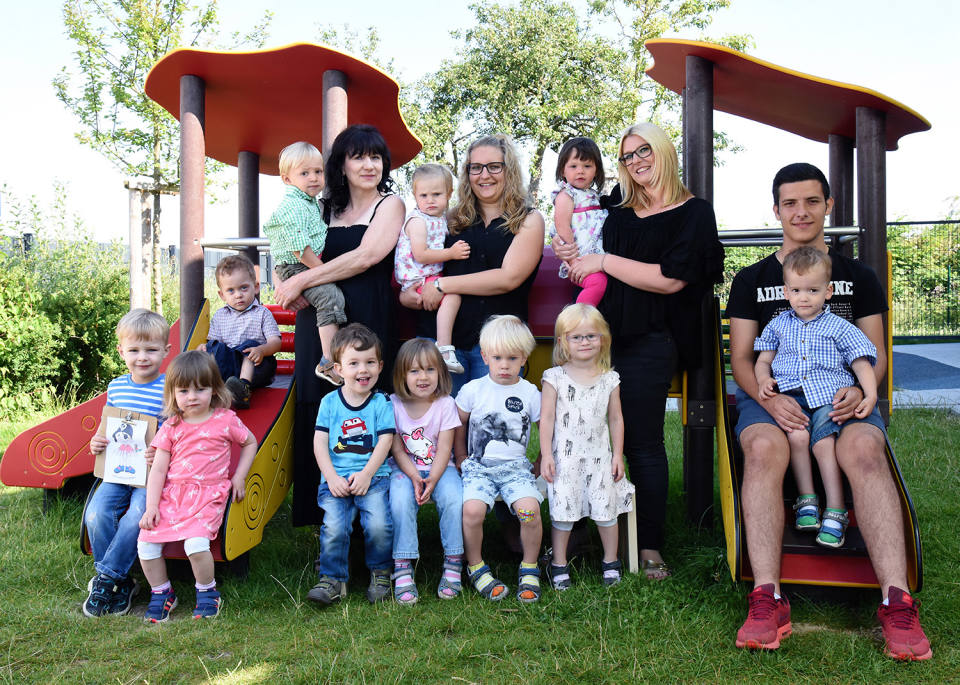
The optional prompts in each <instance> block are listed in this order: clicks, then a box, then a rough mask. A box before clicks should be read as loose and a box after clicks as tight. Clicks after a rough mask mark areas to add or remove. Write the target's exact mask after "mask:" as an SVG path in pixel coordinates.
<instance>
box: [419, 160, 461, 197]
mask: <svg viewBox="0 0 960 685" xmlns="http://www.w3.org/2000/svg"><path fill="white" fill-rule="evenodd" d="M428 178H442V179H443V184H444V186H445V187H446V189H447V194H448V195H449V194H450V193H452V192H453V172H452V171H450V169H448V168H447V167H446V166H444V165H443V164H433V163H430V164H421V165H420V166H418V167H417V169H416V171H414V172H413V177H412V178H411V179H410V185H411V187H412V188H413V190H414V192H416V190H417V181H421V180H426V179H428Z"/></svg>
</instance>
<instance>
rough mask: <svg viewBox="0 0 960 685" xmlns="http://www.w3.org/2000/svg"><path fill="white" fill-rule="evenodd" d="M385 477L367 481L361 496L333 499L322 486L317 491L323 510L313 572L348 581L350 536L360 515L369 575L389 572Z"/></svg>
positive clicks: (390, 538) (389, 530) (390, 529)
mask: <svg viewBox="0 0 960 685" xmlns="http://www.w3.org/2000/svg"><path fill="white" fill-rule="evenodd" d="M389 488H390V478H389V476H377V477H375V478H374V479H373V480H371V481H370V488H369V489H368V490H367V494H365V495H348V496H346V497H334V496H333V494H332V493H331V492H330V488H329V487H328V486H327V483H326V482H323V483H321V484H320V487H319V488H318V490H317V504H318V505H319V506H320V508H321V509H323V526H321V528H320V558H319V559H317V572H318V573H319V574H320V575H321V576H329V577H330V578H333V579H334V580H339V581H342V582H346V581H347V580H349V578H350V533H351V531H352V530H353V520H354V519H355V518H356V517H357V511H359V512H360V527H361V528H363V541H364V554H365V556H366V561H367V568H369V569H370V570H371V571H379V570H391V569H393V557H392V556H391V553H392V549H391V546H392V543H393V523H392V521H391V520H390V502H389V500H388V496H389Z"/></svg>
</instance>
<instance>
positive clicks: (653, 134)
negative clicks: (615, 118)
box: [617, 121, 693, 209]
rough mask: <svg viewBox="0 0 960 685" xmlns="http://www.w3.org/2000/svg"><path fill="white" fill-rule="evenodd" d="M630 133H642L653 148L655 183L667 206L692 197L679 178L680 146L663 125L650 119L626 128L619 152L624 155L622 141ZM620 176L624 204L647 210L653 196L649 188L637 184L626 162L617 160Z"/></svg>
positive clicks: (621, 138)
mask: <svg viewBox="0 0 960 685" xmlns="http://www.w3.org/2000/svg"><path fill="white" fill-rule="evenodd" d="M628 136H640V137H641V138H643V139H644V140H645V141H647V145H649V146H650V148H651V149H652V150H653V182H652V184H651V185H652V186H653V187H655V188H661V189H663V204H664V206H665V207H667V206H669V205H675V204H677V203H678V202H681V201H682V200H686V199H687V198H689V197H692V196H693V193H691V192H690V191H689V190H687V187H686V186H685V185H683V182H682V181H681V180H680V161H679V160H678V159H677V148H675V147H674V146H673V142H672V141H671V140H670V137H669V136H668V135H667V134H666V133H665V132H664V130H663V129H662V128H660V127H659V126H657V125H656V124H652V123H650V122H649V121H644V122H642V123H639V124H634V125H633V126H631V127H629V128H627V129H626V130H625V131H624V132H623V133H622V134H621V135H620V147H619V148H618V149H619V150H620V153H619V154H618V155H617V156H618V157H619V156H620V155H622V154H623V153H624V152H626V150H624V149H623V141H624V140H625V139H626V138H627V137H628ZM617 178H618V180H619V181H620V192H621V194H622V196H623V201H622V202H621V203H620V206H621V207H630V208H631V209H646V208H647V207H649V206H650V195H649V193H648V192H647V189H646V188H644V187H643V186H639V185H637V184H636V183H635V182H634V180H633V177H632V176H631V175H630V172H629V171H628V170H627V167H626V165H624V164H621V163H620V162H617Z"/></svg>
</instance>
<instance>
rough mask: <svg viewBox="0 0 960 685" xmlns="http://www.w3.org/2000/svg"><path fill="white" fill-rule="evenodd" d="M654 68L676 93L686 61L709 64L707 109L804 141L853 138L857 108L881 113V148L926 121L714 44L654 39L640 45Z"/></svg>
mask: <svg viewBox="0 0 960 685" xmlns="http://www.w3.org/2000/svg"><path fill="white" fill-rule="evenodd" d="M644 45H645V46H646V48H647V50H649V51H650V54H651V55H653V59H654V64H653V66H652V67H650V68H648V69H647V73H648V74H649V75H650V77H651V78H653V79H654V80H656V81H657V82H659V83H661V84H663V85H664V86H666V87H667V88H669V89H670V90H673V91H675V92H677V93H680V92H682V90H683V87H684V84H685V79H686V68H685V63H686V57H687V55H696V56H698V57H703V58H704V59H706V60H708V61H710V62H713V64H714V69H713V108H714V109H716V110H719V111H721V112H729V113H730V114H736V115H738V116H741V117H745V118H747V119H752V120H753V121H759V122H760V123H762V124H769V125H770V126H775V127H777V128H779V129H782V130H784V131H789V132H791V133H796V134H797V135H800V136H803V137H804V138H810V139H811V140H817V141H820V142H823V143H825V142H827V141H828V136H829V135H830V134H831V133H835V134H840V135H843V136H847V137H848V138H851V139H853V140H856V110H857V107H871V108H873V109H877V110H880V111H882V112H886V114H887V131H886V132H887V145H886V147H887V150H896V149H897V141H899V140H900V138H902V137H903V136H905V135H907V134H908V133H916V132H918V131H927V130H929V129H930V122H928V121H927V120H926V119H924V118H923V117H922V116H920V115H919V114H917V113H916V112H914V111H913V110H912V109H910V108H909V107H907V106H906V105H902V104H900V103H899V102H897V101H896V100H891V99H890V98H888V97H887V96H885V95H882V94H880V93H878V92H876V91H873V90H870V89H868V88H861V87H860V86H854V85H850V84H848V83H840V82H838V81H830V80H827V79H822V78H818V77H816V76H811V75H809V74H804V73H801V72H799V71H793V70H792V69H787V68H786V67H781V66H777V65H776V64H771V63H770V62H764V61H763V60H759V59H756V58H754V57H750V56H749V55H745V54H743V53H742V52H737V51H736V50H733V49H731V48H727V47H724V46H722V45H716V44H714V43H704V42H700V41H693V40H679V39H674V38H656V39H652V40H648V41H647V42H646V43H644Z"/></svg>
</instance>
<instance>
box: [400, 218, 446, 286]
mask: <svg viewBox="0 0 960 685" xmlns="http://www.w3.org/2000/svg"><path fill="white" fill-rule="evenodd" d="M414 217H416V218H418V219H422V220H423V223H425V224H426V225H427V249H429V250H442V249H443V239H444V238H446V237H447V220H446V219H445V218H444V217H442V216H430V215H429V214H424V213H423V212H421V211H420V210H419V209H414V210H412V211H411V212H410V213H409V214H407V218H406V219H405V220H404V222H403V228H402V229H401V230H400V239H399V240H398V242H397V251H396V256H395V257H394V259H395V261H394V271H393V272H394V276H395V277H396V279H397V283H399V284H400V289H401V290H406V289H408V288H412V287H413V286H416V285H421V284H422V283H423V281H424V279H425V278H427V277H429V276H437V275H439V274H440V273H441V272H442V271H443V262H436V263H434V264H421V263H420V262H418V261H417V260H416V259H414V258H413V248H412V247H411V245H410V236H409V235H407V224H408V223H410V219H413V218H414Z"/></svg>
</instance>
